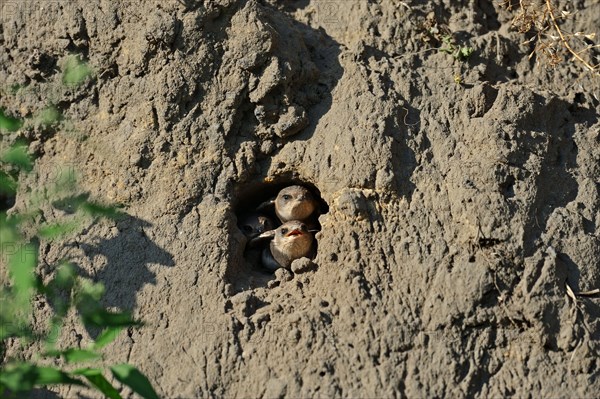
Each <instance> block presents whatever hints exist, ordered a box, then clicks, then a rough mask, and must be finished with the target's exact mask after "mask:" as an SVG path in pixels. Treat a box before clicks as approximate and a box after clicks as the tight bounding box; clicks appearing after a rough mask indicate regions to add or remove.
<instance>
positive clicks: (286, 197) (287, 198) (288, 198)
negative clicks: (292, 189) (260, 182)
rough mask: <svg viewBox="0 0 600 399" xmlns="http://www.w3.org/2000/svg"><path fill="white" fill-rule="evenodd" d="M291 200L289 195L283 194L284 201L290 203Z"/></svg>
mask: <svg viewBox="0 0 600 399" xmlns="http://www.w3.org/2000/svg"><path fill="white" fill-rule="evenodd" d="M291 198H292V196H291V195H289V194H283V199H284V200H286V201H289V200H290V199H291Z"/></svg>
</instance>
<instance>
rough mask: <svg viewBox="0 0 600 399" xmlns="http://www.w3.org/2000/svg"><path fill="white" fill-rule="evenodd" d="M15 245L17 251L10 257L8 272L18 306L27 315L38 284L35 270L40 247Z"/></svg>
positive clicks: (16, 243)
mask: <svg viewBox="0 0 600 399" xmlns="http://www.w3.org/2000/svg"><path fill="white" fill-rule="evenodd" d="M14 244H15V251H14V253H12V254H11V255H9V260H8V270H9V273H10V276H11V279H12V282H13V288H14V290H15V299H16V305H17V306H18V307H19V308H20V309H22V310H25V312H26V313H27V310H28V309H29V305H30V300H31V296H32V295H33V288H34V286H35V284H36V278H35V275H34V270H35V267H36V265H37V257H38V247H37V245H34V244H20V243H18V242H15V243H14Z"/></svg>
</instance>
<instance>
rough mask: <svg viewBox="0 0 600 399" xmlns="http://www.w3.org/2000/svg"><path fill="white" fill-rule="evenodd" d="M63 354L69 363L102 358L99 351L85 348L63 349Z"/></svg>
mask: <svg viewBox="0 0 600 399" xmlns="http://www.w3.org/2000/svg"><path fill="white" fill-rule="evenodd" d="M61 355H62V356H63V357H64V358H65V361H66V362H67V363H79V362H86V361H89V360H96V359H100V358H102V356H101V355H100V354H99V353H96V352H92V351H88V350H85V349H74V348H71V349H67V350H66V351H63V352H62V353H61Z"/></svg>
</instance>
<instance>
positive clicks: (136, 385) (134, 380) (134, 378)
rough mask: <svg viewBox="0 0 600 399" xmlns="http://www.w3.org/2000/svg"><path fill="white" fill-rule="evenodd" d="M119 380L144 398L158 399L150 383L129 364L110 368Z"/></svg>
mask: <svg viewBox="0 0 600 399" xmlns="http://www.w3.org/2000/svg"><path fill="white" fill-rule="evenodd" d="M110 370H111V371H112V373H113V375H114V376H115V378H116V379H117V380H119V381H120V382H122V383H123V384H125V385H127V386H129V387H130V388H131V389H132V390H133V391H134V392H136V393H138V394H139V395H141V396H142V397H144V398H149V399H158V395H157V394H156V392H154V389H152V385H150V381H148V379H147V378H146V377H145V376H144V375H143V374H142V373H140V371H139V370H138V369H136V368H135V367H133V366H130V365H128V364H119V365H118V366H112V367H111V368H110Z"/></svg>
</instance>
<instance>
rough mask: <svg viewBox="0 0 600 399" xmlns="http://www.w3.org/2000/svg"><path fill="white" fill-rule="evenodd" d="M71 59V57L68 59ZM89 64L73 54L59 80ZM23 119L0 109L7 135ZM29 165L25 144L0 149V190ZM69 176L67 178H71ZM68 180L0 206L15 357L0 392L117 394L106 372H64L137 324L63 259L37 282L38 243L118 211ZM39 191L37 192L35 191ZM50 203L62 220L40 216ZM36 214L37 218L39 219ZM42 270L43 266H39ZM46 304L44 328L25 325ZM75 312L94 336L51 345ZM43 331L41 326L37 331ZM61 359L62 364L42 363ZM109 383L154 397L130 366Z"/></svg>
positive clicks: (52, 117)
mask: <svg viewBox="0 0 600 399" xmlns="http://www.w3.org/2000/svg"><path fill="white" fill-rule="evenodd" d="M74 60H75V61H74ZM89 74H90V69H89V68H88V67H87V66H86V65H85V64H83V63H81V62H80V61H79V60H78V59H76V58H72V59H71V60H70V61H69V62H67V64H66V67H65V70H64V74H63V80H64V82H65V83H67V84H71V85H76V84H79V83H81V82H82V81H83V80H85V78H86V77H87V76H89ZM36 115H37V116H36V117H35V118H34V119H35V122H36V123H39V124H41V125H51V124H54V123H56V122H58V121H59V120H60V119H61V114H60V112H59V111H58V110H57V109H56V108H54V107H48V108H45V109H43V110H42V111H40V112H39V113H37V114H36ZM22 126H23V122H22V121H20V120H17V119H15V118H10V117H7V116H6V115H5V113H4V111H2V110H0V128H1V129H2V130H3V131H7V132H14V131H17V130H19V129H20V128H21V127H22ZM33 166H34V159H33V158H32V157H31V156H30V155H29V154H28V152H27V145H26V144H22V143H17V144H14V145H12V146H10V147H9V148H8V149H7V150H4V151H3V152H0V194H2V195H4V196H14V195H15V193H16V192H17V188H18V186H19V185H18V183H19V181H20V180H21V178H22V177H23V176H24V175H25V174H26V173H29V172H30V171H31V170H32V169H33ZM72 177H73V176H68V178H69V179H72ZM69 179H66V180H65V179H64V178H61V179H58V180H57V181H56V184H55V187H43V188H39V189H38V188H36V189H35V190H32V191H31V192H28V199H26V200H25V201H23V202H24V203H25V204H26V205H25V209H24V210H22V211H21V212H14V211H13V212H11V213H10V215H9V214H7V212H5V211H0V259H1V260H2V262H3V263H4V262H6V264H7V266H8V268H7V270H8V280H9V281H3V282H2V285H0V300H1V303H2V306H0V352H2V351H3V350H4V348H6V346H7V339H9V338H11V339H12V340H16V341H17V342H18V343H17V345H18V346H15V344H14V343H13V344H12V345H13V348H15V349H16V354H13V356H15V355H16V357H15V358H4V361H3V363H2V365H1V366H0V397H21V396H27V393H28V392H30V391H31V390H33V389H35V388H37V387H43V386H47V385H55V384H69V385H81V386H89V387H92V388H95V389H97V390H98V391H99V392H101V393H102V394H103V395H105V396H106V397H108V398H121V395H120V393H119V390H118V389H117V388H116V387H114V386H113V385H112V384H111V382H110V381H109V380H108V379H107V378H106V377H105V375H106V370H103V369H102V368H98V367H84V368H81V366H80V368H78V369H74V370H73V369H71V368H70V367H72V365H74V364H81V363H92V364H93V363H97V362H100V361H101V360H102V354H101V352H100V351H101V350H102V349H103V348H104V347H105V346H106V345H108V344H110V343H111V342H113V341H114V340H115V339H116V338H117V336H118V335H119V333H121V332H122V331H123V329H125V328H127V327H130V326H140V325H141V323H140V322H139V321H136V320H134V319H133V318H132V316H131V314H130V313H129V312H124V311H123V312H115V311H110V310H108V309H106V308H105V307H104V306H102V304H101V302H100V300H101V298H102V296H103V295H104V286H103V285H102V284H101V283H95V282H93V281H92V280H90V279H87V278H83V277H81V276H79V275H78V274H77V266H76V265H74V264H72V263H69V262H67V261H62V262H60V263H59V264H58V265H49V266H50V270H51V274H50V275H49V276H47V277H45V278H44V279H42V276H41V275H40V274H39V271H38V253H39V248H38V247H39V242H40V241H42V240H44V241H46V242H47V241H51V240H55V239H57V238H66V237H68V236H69V235H70V234H73V233H76V232H78V231H80V230H81V229H83V228H85V227H86V225H89V223H95V222H96V221H97V220H99V219H102V218H104V219H115V218H118V217H120V216H122V215H123V212H122V211H120V210H118V209H117V208H116V207H115V206H107V205H103V204H99V203H97V202H95V201H92V200H90V198H89V195H87V194H78V193H77V187H76V185H75V184H74V183H73V181H70V180H69ZM38 191H39V193H41V194H39V193H37V192H38ZM47 201H50V203H52V205H54V206H55V207H56V208H61V209H65V210H67V211H68V213H69V215H67V216H65V220H59V221H46V220H45V219H44V218H40V217H38V216H40V215H42V212H41V209H40V206H41V204H42V202H47ZM40 219H41V220H40ZM45 269H46V270H48V267H46V268H45ZM34 299H35V300H36V301H43V302H46V303H48V304H49V305H50V308H51V312H52V314H51V315H50V316H51V317H50V321H49V323H48V325H47V326H41V327H40V326H35V327H34V325H32V321H33V320H34V317H33V316H34V308H33V306H32V303H33V300H34ZM73 313H75V314H76V315H77V316H78V318H79V320H80V322H81V323H82V324H83V325H84V326H85V327H86V328H88V330H89V329H90V328H91V329H96V330H97V329H99V331H100V334H99V335H98V336H97V337H96V339H95V340H94V342H92V343H91V344H89V345H88V346H87V347H67V348H57V347H56V345H57V342H58V338H59V337H60V336H61V331H62V329H63V325H64V320H65V318H66V317H67V315H68V314H73ZM40 330H43V331H40ZM29 346H34V347H40V348H43V350H42V353H40V354H38V355H36V356H34V357H33V358H31V359H28V360H27V356H26V355H25V354H24V353H20V352H19V350H20V349H21V350H22V349H23V348H27V347H29ZM49 364H52V365H60V364H64V367H61V366H55V367H49V366H48V365H49ZM110 372H111V374H112V377H113V379H114V381H116V382H119V383H121V384H123V385H126V386H128V387H130V388H131V389H132V390H133V391H134V392H136V393H138V394H139V395H141V396H142V397H144V398H157V397H158V396H157V394H156V392H155V391H154V389H153V388H152V385H151V384H150V382H149V381H148V379H147V378H146V377H145V376H144V375H142V374H141V373H140V372H139V370H138V369H137V368H135V367H133V366H130V365H126V364H121V365H117V366H113V367H110Z"/></svg>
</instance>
